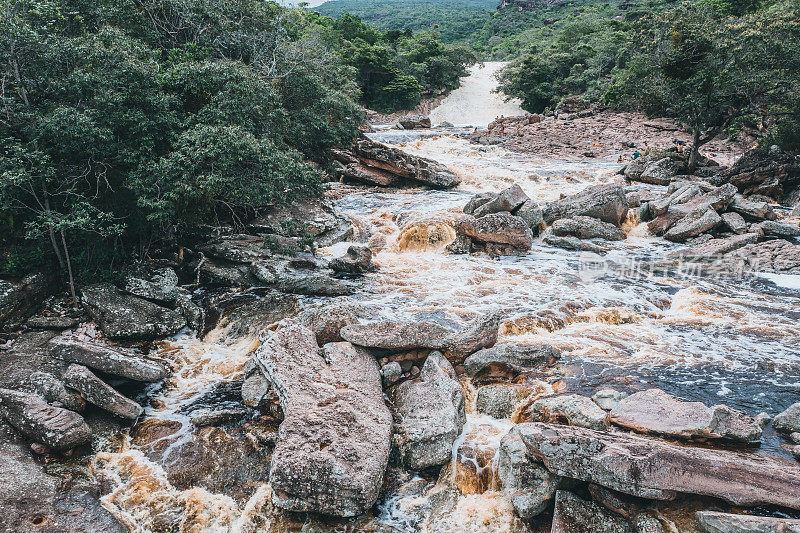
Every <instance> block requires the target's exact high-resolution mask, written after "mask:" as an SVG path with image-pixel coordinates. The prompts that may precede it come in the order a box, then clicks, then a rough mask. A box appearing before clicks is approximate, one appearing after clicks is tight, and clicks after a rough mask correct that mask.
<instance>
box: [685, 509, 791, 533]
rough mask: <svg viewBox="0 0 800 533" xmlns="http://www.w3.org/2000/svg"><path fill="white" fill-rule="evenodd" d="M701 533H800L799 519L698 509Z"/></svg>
mask: <svg viewBox="0 0 800 533" xmlns="http://www.w3.org/2000/svg"><path fill="white" fill-rule="evenodd" d="M694 516H695V518H696V519H697V527H698V528H699V529H700V531H701V533H800V520H791V519H787V518H773V517H767V516H753V515H743V514H728V513H718V512H715V511H698V512H697V513H695V515H694Z"/></svg>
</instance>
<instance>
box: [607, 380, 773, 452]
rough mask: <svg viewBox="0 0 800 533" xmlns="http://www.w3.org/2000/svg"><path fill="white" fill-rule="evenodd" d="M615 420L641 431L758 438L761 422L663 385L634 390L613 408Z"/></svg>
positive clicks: (688, 436) (661, 433) (739, 438)
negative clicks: (681, 395)
mask: <svg viewBox="0 0 800 533" xmlns="http://www.w3.org/2000/svg"><path fill="white" fill-rule="evenodd" d="M611 422H612V423H614V424H616V425H618V426H622V427H625V428H628V429H632V430H634V431H638V432H641V433H657V434H659V435H667V436H670V437H681V438H723V439H725V438H726V439H731V440H737V441H743V442H758V441H759V440H760V439H761V433H762V429H761V426H760V425H759V424H758V423H757V422H756V421H755V419H754V418H752V417H750V416H747V415H746V414H744V413H742V412H740V411H736V410H735V409H731V408H730V407H727V406H725V405H715V406H712V407H708V406H706V405H705V404H703V403H701V402H684V401H681V400H678V399H677V398H673V397H672V396H670V395H669V394H667V393H666V392H664V391H662V390H660V389H649V390H646V391H641V392H637V393H636V394H631V395H630V396H628V397H627V398H623V399H621V400H619V402H617V404H616V405H615V406H614V408H613V409H611Z"/></svg>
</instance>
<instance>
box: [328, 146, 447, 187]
mask: <svg viewBox="0 0 800 533" xmlns="http://www.w3.org/2000/svg"><path fill="white" fill-rule="evenodd" d="M352 155H353V156H354V157H355V158H356V159H357V161H358V162H357V163H348V164H346V169H347V172H344V173H343V175H344V176H345V177H347V178H351V179H358V180H360V181H364V182H366V183H371V184H375V185H382V186H387V185H397V184H400V183H403V182H411V183H412V184H422V185H427V186H429V187H433V188H435V189H450V188H452V187H455V186H457V185H458V184H459V183H461V178H459V177H458V176H457V175H456V174H455V173H454V172H452V171H451V170H450V169H448V168H447V167H445V166H444V165H442V164H440V163H437V162H435V161H433V160H430V159H426V158H424V157H418V156H414V155H411V154H408V153H406V152H403V151H402V150H400V149H397V148H393V147H390V146H386V145H383V144H381V143H378V142H375V141H371V140H369V139H367V138H366V137H361V138H359V139H358V140H356V141H355V142H354V143H353V146H352ZM340 172H341V171H340Z"/></svg>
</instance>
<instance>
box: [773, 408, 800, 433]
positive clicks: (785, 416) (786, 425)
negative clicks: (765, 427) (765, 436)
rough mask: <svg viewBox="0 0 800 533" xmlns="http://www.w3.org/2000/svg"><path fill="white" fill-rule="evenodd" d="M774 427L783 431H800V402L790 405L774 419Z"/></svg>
mask: <svg viewBox="0 0 800 533" xmlns="http://www.w3.org/2000/svg"><path fill="white" fill-rule="evenodd" d="M772 427H774V428H775V429H776V430H777V431H780V432H781V433H796V432H800V402H797V403H795V404H792V405H790V406H789V407H788V408H787V409H786V410H785V411H783V412H782V413H780V414H779V415H777V416H776V417H775V418H774V419H773V420H772Z"/></svg>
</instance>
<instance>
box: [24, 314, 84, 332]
mask: <svg viewBox="0 0 800 533" xmlns="http://www.w3.org/2000/svg"><path fill="white" fill-rule="evenodd" d="M25 325H26V326H27V327H28V328H29V329H43V330H48V329H52V330H64V329H71V328H74V327H75V326H77V325H78V320H76V319H74V318H71V317H68V316H41V315H37V316H32V317H30V318H29V319H28V321H27V322H26V323H25Z"/></svg>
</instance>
